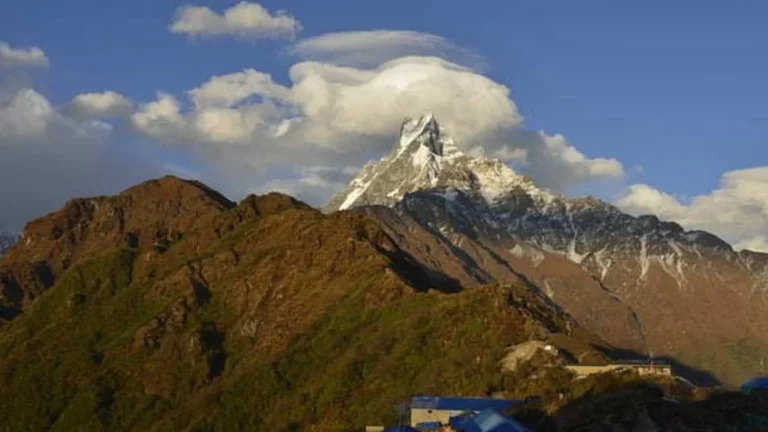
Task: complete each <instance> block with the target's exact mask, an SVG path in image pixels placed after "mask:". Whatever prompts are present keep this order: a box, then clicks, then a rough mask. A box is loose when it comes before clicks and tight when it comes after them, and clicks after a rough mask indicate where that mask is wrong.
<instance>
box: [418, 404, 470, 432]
mask: <svg viewBox="0 0 768 432" xmlns="http://www.w3.org/2000/svg"><path fill="white" fill-rule="evenodd" d="M461 413H462V411H449V410H438V409H427V408H411V426H413V427H416V425H418V424H421V423H432V422H440V423H442V424H448V423H449V422H450V420H451V417H454V416H457V415H459V414H461Z"/></svg>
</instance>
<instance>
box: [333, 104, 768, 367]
mask: <svg viewBox="0 0 768 432" xmlns="http://www.w3.org/2000/svg"><path fill="white" fill-rule="evenodd" d="M403 131H404V133H403V134H402V135H401V138H400V140H399V142H398V143H397V144H396V146H395V148H394V149H393V151H392V153H390V155H389V156H387V157H385V158H384V159H382V160H381V161H380V162H379V163H376V164H369V165H368V166H366V168H365V169H364V170H363V172H362V173H361V174H360V175H359V176H358V177H357V178H356V179H354V180H353V181H352V183H351V184H350V187H349V188H347V189H346V190H345V191H343V192H342V193H341V194H340V195H339V196H337V197H335V198H334V199H333V200H332V201H331V202H330V203H329V206H328V210H329V209H346V208H351V207H360V208H362V211H365V212H367V213H368V214H371V215H373V216H374V217H376V218H377V219H378V220H379V221H380V222H381V223H382V225H383V226H385V227H386V229H387V230H388V232H390V234H391V235H392V236H393V238H396V239H398V241H399V242H400V245H401V246H402V247H403V248H405V249H407V250H409V252H410V253H412V254H413V255H414V256H416V257H417V258H418V259H420V260H421V261H422V262H424V263H426V265H427V266H428V267H430V268H432V269H434V270H435V271H440V272H442V273H443V274H446V275H449V276H450V277H451V278H453V279H454V280H455V281H456V283H457V284H458V285H465V286H466V285H468V284H469V285H471V284H480V283H487V282H490V281H507V280H521V279H522V280H525V281H527V282H528V283H530V284H531V285H532V286H534V287H535V288H536V289H539V290H541V291H543V292H545V293H547V294H548V295H549V296H550V297H551V298H552V299H554V300H555V301H556V302H557V303H559V304H560V305H561V306H563V307H564V308H565V310H566V311H568V312H570V313H571V314H572V315H574V316H575V317H576V318H577V319H578V320H579V321H581V322H582V323H583V324H585V325H587V326H588V327H589V328H592V329H594V330H595V331H596V332H597V333H598V334H600V335H601V336H602V337H604V338H606V339H607V340H609V341H610V342H612V343H615V344H617V345H619V346H622V347H625V348H626V349H629V350H633V351H637V352H643V353H653V354H654V355H667V356H674V357H676V358H678V359H679V360H682V361H685V362H689V363H692V364H694V365H696V366H698V367H700V368H703V369H705V370H712V371H715V372H717V374H718V375H719V376H720V377H721V378H722V379H724V380H727V381H730V382H738V381H739V380H741V379H742V378H745V377H748V376H750V375H752V374H754V373H757V372H760V369H761V367H762V366H761V365H763V364H764V363H765V361H766V360H768V333H765V332H764V331H762V330H761V329H764V328H766V326H767V325H768V280H767V279H766V274H768V265H767V264H768V255H765V254H758V253H752V252H735V251H734V250H733V249H732V248H731V246H730V245H729V244H727V243H726V242H724V241H722V240H721V239H719V238H717V237H716V236H714V235H712V234H709V233H706V232H701V231H685V230H684V229H683V228H681V227H680V226H679V225H677V224H675V223H668V222H663V221H660V220H659V219H658V218H656V217H654V216H642V217H633V216H630V215H628V214H625V213H622V212H621V211H619V210H618V209H617V208H615V207H613V206H612V205H610V204H607V203H605V202H602V201H600V200H597V199H594V198H591V197H588V198H579V199H566V198H564V197H562V196H559V195H557V194H553V193H551V192H549V191H546V190H542V189H540V188H538V187H536V186H535V185H534V184H533V183H532V182H531V181H530V180H529V179H527V178H526V177H524V176H522V175H518V174H517V173H515V172H514V171H513V170H512V169H510V168H509V167H507V166H506V165H505V164H504V163H502V162H501V161H499V160H494V159H484V158H470V157H467V156H465V155H463V154H461V153H460V152H459V151H458V150H457V149H456V147H455V143H454V142H453V141H452V140H450V138H446V136H447V135H446V132H445V131H444V129H443V128H442V127H440V126H438V125H437V123H436V121H435V119H434V118H433V117H432V116H425V117H423V118H421V119H419V120H415V121H414V120H412V121H407V122H406V123H405V125H404V127H403ZM441 149H442V152H441ZM446 149H448V150H447V151H446ZM374 206H386V207H389V208H387V209H385V208H380V207H379V208H377V207H374ZM438 257H439V258H438Z"/></svg>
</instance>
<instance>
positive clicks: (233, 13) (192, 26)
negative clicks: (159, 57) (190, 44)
mask: <svg viewBox="0 0 768 432" xmlns="http://www.w3.org/2000/svg"><path fill="white" fill-rule="evenodd" d="M169 29H170V30H171V32H173V33H183V34H187V35H190V36H207V37H211V36H223V35H230V36H236V37H240V38H243V39H252V40H255V39H289V40H292V39H295V38H296V35H297V34H298V33H299V31H300V30H301V24H300V23H299V21H297V20H296V19H295V18H294V17H292V16H290V15H289V14H288V13H287V12H285V11H277V12H275V13H274V14H272V13H270V12H269V11H268V10H267V9H266V8H264V7H263V6H261V5H260V4H258V3H248V2H240V3H238V4H236V5H235V6H232V7H231V8H229V9H226V10H224V12H223V13H221V14H219V13H217V12H214V11H213V10H211V9H210V8H208V7H205V6H182V7H180V8H179V9H177V11H176V16H175V18H174V21H173V22H172V23H171V25H170V27H169Z"/></svg>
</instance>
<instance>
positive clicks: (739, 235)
mask: <svg viewBox="0 0 768 432" xmlns="http://www.w3.org/2000/svg"><path fill="white" fill-rule="evenodd" d="M616 205H617V206H618V207H619V208H621V209H623V210H625V211H628V212H631V213H634V214H657V215H659V216H660V217H662V218H664V219H670V220H673V221H676V222H678V223H680V224H681V225H683V226H684V227H686V228H687V229H701V230H706V231H710V232H712V233H714V234H717V235H719V236H722V237H723V238H725V239H726V240H728V241H730V242H731V243H733V244H735V245H736V247H737V248H759V249H761V250H766V251H768V248H765V247H764V246H765V245H764V240H765V238H766V233H768V166H762V167H756V168H749V169H743V170H737V171H730V172H727V173H725V174H724V175H723V177H722V179H721V182H720V187H719V188H718V189H715V190H713V191H711V192H709V193H707V194H703V195H699V196H696V197H694V198H693V199H692V200H690V202H689V203H687V204H686V203H682V202H680V201H679V200H677V199H676V198H674V197H673V196H671V195H669V194H667V193H664V192H661V191H659V190H657V189H655V188H653V187H651V186H648V185H634V186H631V187H629V188H628V189H627V191H626V192H625V193H624V195H623V196H622V197H620V198H619V199H618V200H617V201H616Z"/></svg>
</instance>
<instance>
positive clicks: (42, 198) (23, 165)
mask: <svg viewBox="0 0 768 432" xmlns="http://www.w3.org/2000/svg"><path fill="white" fill-rule="evenodd" d="M6 92H7V93H9V95H8V97H7V98H2V99H0V155H2V157H0V185H2V187H0V207H2V212H0V224H5V225H7V226H9V227H11V228H12V229H20V228H21V225H22V224H23V223H24V222H26V221H27V220H29V219H31V218H33V217H37V216H41V215H43V214H45V213H47V212H50V211H53V210H55V209H56V208H58V207H60V206H61V205H62V204H63V203H64V202H65V201H66V200H68V199H70V198H72V197H73V196H88V195H99V194H104V193H114V192H116V191H118V190H120V189H122V188H124V187H127V186H129V185H131V184H133V183H136V182H138V181H140V180H143V179H146V178H147V177H151V176H155V175H157V174H158V173H159V170H154V169H153V167H152V164H151V163H149V162H147V161H145V160H139V159H134V158H133V157H131V156H129V155H125V154H122V153H121V155H120V156H119V157H118V156H117V155H115V154H113V153H112V146H111V140H112V130H111V127H110V126H109V125H106V124H104V123H101V122H98V121H78V120H75V119H72V118H70V117H68V116H65V115H63V114H61V113H60V112H59V111H58V110H56V109H55V108H54V107H53V105H52V104H51V102H50V101H49V100H48V99H47V98H46V97H45V96H43V95H42V94H40V93H38V92H37V91H35V90H33V89H31V88H20V89H15V88H11V89H9V88H3V85H2V84H0V93H6Z"/></svg>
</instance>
